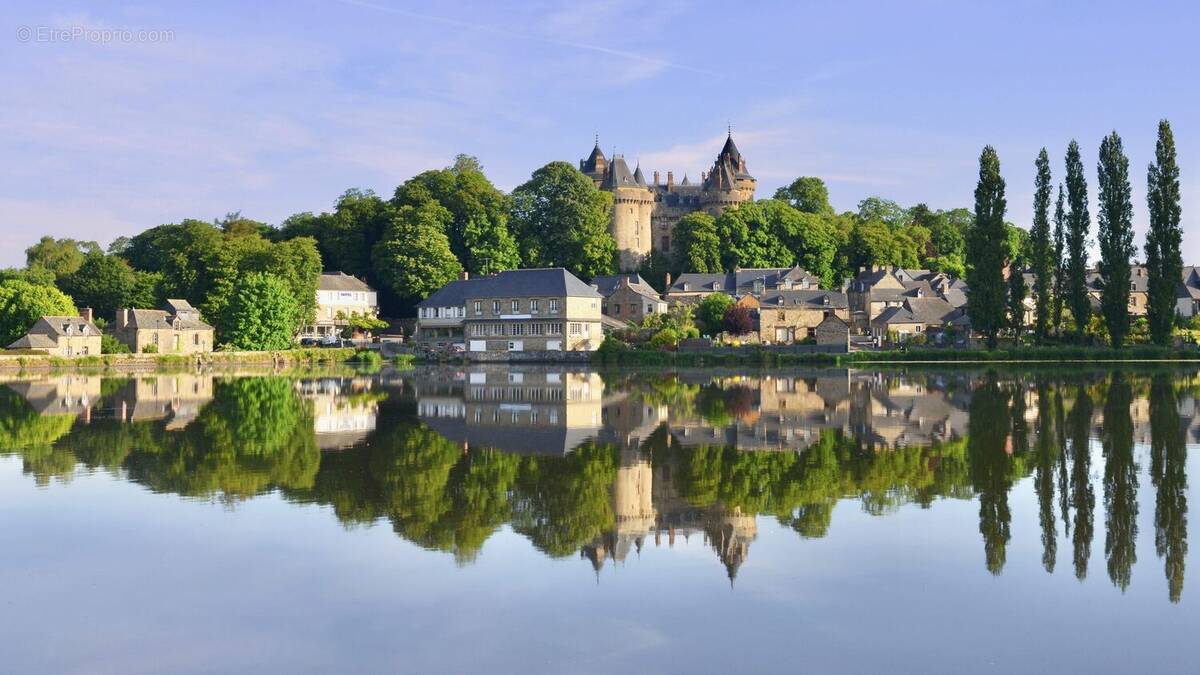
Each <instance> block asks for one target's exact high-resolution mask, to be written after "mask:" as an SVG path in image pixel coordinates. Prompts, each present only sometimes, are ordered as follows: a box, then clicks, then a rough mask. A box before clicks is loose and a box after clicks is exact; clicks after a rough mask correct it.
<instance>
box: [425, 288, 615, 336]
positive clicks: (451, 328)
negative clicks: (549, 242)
mask: <svg viewBox="0 0 1200 675" xmlns="http://www.w3.org/2000/svg"><path fill="white" fill-rule="evenodd" d="M460 300H461V303H460ZM601 301H602V297H601V296H600V294H599V293H598V292H597V291H596V289H594V288H592V287H591V286H589V285H587V284H585V283H583V282H582V281H580V280H579V279H578V278H577V277H576V276H575V275H573V274H571V273H570V272H568V271H567V270H565V269H562V268H544V269H527V270H507V271H504V272H499V273H497V274H494V275H491V276H486V277H480V278H477V279H459V280H457V281H452V282H450V283H449V284H447V285H446V286H443V287H442V288H441V289H439V290H438V291H437V292H435V293H434V294H433V295H430V296H429V297H428V298H426V299H425V300H424V301H422V302H421V303H420V304H418V305H417V339H418V342H419V343H421V344H423V345H425V346H430V347H450V346H454V345H460V346H461V348H462V349H463V350H464V351H466V352H467V353H468V354H472V355H488V354H491V355H495V354H503V353H512V352H543V351H544V352H562V351H594V350H596V349H599V348H600V343H601V342H602V341H603V340H604V335H603V332H602V329H601V316H602V315H601V312H600V303H601Z"/></svg>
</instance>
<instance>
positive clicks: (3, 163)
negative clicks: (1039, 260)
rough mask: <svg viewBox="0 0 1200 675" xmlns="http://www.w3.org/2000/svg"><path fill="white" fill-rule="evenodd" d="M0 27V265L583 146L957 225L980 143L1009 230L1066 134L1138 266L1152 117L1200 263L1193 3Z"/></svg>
mask: <svg viewBox="0 0 1200 675" xmlns="http://www.w3.org/2000/svg"><path fill="white" fill-rule="evenodd" d="M0 24H2V26H0V28H2V30H0V36H2V37H0V63H3V66H0V130H2V131H0V266H13V265H21V264H23V263H24V249H25V248H26V247H28V246H29V245H30V244H32V243H34V242H35V241H36V240H37V239H38V238H39V237H40V236H42V235H46V234H49V235H53V236H56V237H72V238H76V239H84V240H96V241H99V242H100V243H101V244H102V245H106V244H107V243H108V242H109V241H111V240H112V239H113V238H115V237H117V236H120V235H132V234H136V233H137V232H140V231H141V230H144V229H146V228H149V227H153V226H155V225H159V224H162V223H167V222H178V221H179V220H181V219H183V218H199V219H204V220H212V219H214V218H220V217H222V216H224V215H225V214H226V213H229V212H233V211H240V212H241V213H242V215H243V216H246V217H250V218H254V219H257V220H262V221H265V222H268V223H272V224H276V223H279V222H280V221H282V220H283V219H285V218H286V217H288V216H289V215H291V214H293V213H297V212H302V211H313V212H319V211H325V210H330V209H332V207H333V205H334V203H335V202H336V200H337V198H338V196H339V195H341V194H342V193H343V192H344V191H345V190H347V189H349V188H364V189H373V190H375V191H376V192H377V193H379V194H381V195H385V196H387V195H390V194H391V193H392V191H393V190H394V189H395V186H396V185H398V184H399V183H401V182H403V181H404V180H406V179H407V178H409V177H411V176H413V175H414V174H416V173H418V172H420V171H423V170H425V169H430V168H440V167H444V166H447V165H449V164H450V163H451V161H452V160H453V157H454V156H455V155H456V154H458V153H467V154H470V155H475V156H476V157H478V158H479V159H480V160H481V161H482V163H483V165H484V168H485V172H486V173H487V175H488V176H489V177H490V178H491V179H492V180H493V181H494V182H495V183H496V184H497V185H498V186H499V187H500V188H502V189H505V190H511V189H512V188H514V187H516V186H517V185H520V184H521V183H522V182H523V181H525V180H527V179H528V177H529V174H530V173H531V172H532V171H533V170H535V169H537V168H538V167H540V166H542V165H543V164H545V163H546V162H549V161H552V160H566V161H569V162H572V163H577V162H578V161H579V159H580V158H583V157H585V156H586V155H587V154H588V152H589V151H590V150H591V147H592V143H593V136H594V135H597V134H598V135H599V139H600V144H601V147H602V148H603V149H604V151H605V153H606V154H609V155H611V154H612V153H613V152H614V151H615V152H617V153H620V154H623V155H624V156H625V157H626V159H627V160H629V161H630V162H639V161H640V163H641V165H642V168H643V170H644V171H645V172H646V174H647V175H650V173H651V172H652V171H654V170H659V171H661V172H663V174H664V176H665V172H666V171H668V170H672V171H674V172H675V175H676V179H677V180H679V179H680V178H681V177H682V175H684V174H688V175H690V176H691V177H693V178H695V177H697V176H698V175H699V173H700V172H701V171H703V170H706V169H707V168H708V167H709V166H711V164H712V161H713V159H714V158H715V157H716V154H717V152H718V151H719V150H720V147H721V143H722V142H723V140H724V137H725V134H726V133H727V128H730V127H731V128H732V131H733V136H734V139H735V140H736V142H737V144H738V146H739V148H740V149H741V151H742V153H743V155H744V156H745V157H746V160H747V165H748V168H749V169H750V172H751V173H752V174H754V176H755V177H756V178H757V179H758V192H757V196H759V197H769V196H770V195H771V194H772V193H773V192H774V190H775V188H777V187H779V186H781V185H784V184H787V183H789V182H791V180H792V179H794V178H795V177H797V176H819V177H821V178H823V179H824V180H825V181H826V183H827V184H828V186H829V192H830V198H831V201H832V203H833V206H834V207H835V208H836V209H838V210H839V211H842V210H853V209H855V208H856V205H857V203H858V202H859V201H860V200H861V199H863V198H865V197H868V196H881V197H885V198H889V199H894V200H896V201H898V202H899V203H901V204H903V205H905V206H909V205H912V204H916V203H918V202H925V203H927V204H928V205H930V206H931V207H933V208H947V209H948V208H955V207H967V208H970V207H971V206H972V205H973V190H974V186H975V182H976V179H977V175H978V173H977V172H978V164H977V162H978V156H979V153H980V150H981V149H982V148H983V146H985V145H988V144H991V145H993V146H995V148H996V149H997V151H998V152H999V154H1000V160H1001V169H1002V173H1003V175H1004V177H1005V179H1006V181H1007V184H1008V192H1007V195H1008V216H1007V217H1008V219H1009V220H1010V221H1012V222H1014V223H1016V224H1018V225H1021V226H1023V227H1028V225H1029V222H1030V220H1031V217H1032V213H1031V212H1032V193H1033V179H1034V166H1033V163H1034V159H1035V157H1036V155H1037V152H1038V150H1039V149H1040V148H1042V147H1046V148H1047V149H1048V150H1049V152H1050V155H1051V159H1052V163H1051V169H1052V172H1053V174H1054V180H1055V182H1058V181H1059V180H1061V178H1062V175H1063V154H1064V152H1065V149H1066V146H1067V143H1068V142H1069V141H1070V140H1071V139H1072V138H1075V139H1077V140H1078V141H1079V143H1080V145H1081V147H1082V149H1083V159H1084V164H1085V166H1086V167H1087V169H1088V180H1089V183H1090V187H1091V189H1092V199H1091V204H1092V210H1093V216H1094V212H1095V206H1096V196H1095V182H1096V180H1095V178H1096V170H1095V166H1096V157H1097V150H1098V148H1099V144H1100V140H1101V139H1102V138H1103V137H1104V136H1105V135H1106V134H1108V133H1109V132H1111V131H1112V130H1114V129H1115V130H1116V131H1117V132H1118V133H1120V135H1121V137H1122V138H1123V140H1124V145H1125V150H1126V153H1127V154H1128V156H1129V159H1130V173H1131V180H1132V184H1133V196H1134V202H1133V203H1134V229H1135V243H1136V245H1137V248H1138V255H1139V256H1140V255H1141V247H1142V243H1143V237H1144V232H1145V226H1146V219H1147V213H1146V206H1145V184H1146V167H1147V164H1148V163H1149V162H1150V161H1151V160H1152V159H1153V155H1154V139H1155V132H1156V127H1157V123H1158V121H1159V120H1160V119H1162V118H1166V119H1169V120H1170V121H1171V124H1172V127H1173V128H1174V131H1175V139H1176V143H1177V147H1178V152H1179V161H1180V165H1181V169H1182V183H1183V226H1184V232H1185V235H1184V260H1185V262H1188V263H1196V264H1200V232H1197V228H1198V227H1200V215H1197V210H1200V55H1198V53H1197V52H1196V49H1195V35H1197V34H1198V29H1200V5H1194V4H1189V3H1184V2H1180V3H1161V4H1160V3H1153V2H1140V3H1128V2H1086V3H1085V2H1077V3H1076V2H1055V3H1041V2H1019V1H1013V2H1005V3H988V2H949V1H941V2H939V1H921V0H915V1H911V2H903V3H901V2H876V3H871V2H853V1H846V2H837V3H830V2H779V3H771V2H753V3H733V2H722V3H683V2H675V1H674V0H656V1H655V2H652V3H648V2H636V1H632V0H630V1H628V2H626V1H618V2H600V1H597V2H589V3H580V2H561V3H560V2H550V1H544V2H528V3H496V2H479V3H451V2H438V3H431V2H407V1H404V0H298V1H296V2H256V3H241V2H238V3H234V2H207V3H158V2H154V3H151V2H146V3H104V2H89V3H73V2H70V1H64V2H55V3H46V2H20V1H18V2H5V3H4V4H3V6H0ZM1093 222H1094V220H1093Z"/></svg>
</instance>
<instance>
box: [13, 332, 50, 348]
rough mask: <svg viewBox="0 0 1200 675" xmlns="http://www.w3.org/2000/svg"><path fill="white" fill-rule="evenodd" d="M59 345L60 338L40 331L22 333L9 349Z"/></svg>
mask: <svg viewBox="0 0 1200 675" xmlns="http://www.w3.org/2000/svg"><path fill="white" fill-rule="evenodd" d="M57 347H58V340H56V339H55V338H52V337H50V336H48V335H42V334H40V333H37V334H27V335H22V336H21V337H19V338H17V340H16V341H15V342H13V343H12V344H11V345H9V346H8V348H9V349H55V348H57Z"/></svg>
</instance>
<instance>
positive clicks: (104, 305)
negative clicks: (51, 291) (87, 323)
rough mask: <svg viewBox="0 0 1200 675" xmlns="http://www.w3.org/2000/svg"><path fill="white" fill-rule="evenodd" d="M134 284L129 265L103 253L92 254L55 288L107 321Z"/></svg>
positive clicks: (126, 301)
mask: <svg viewBox="0 0 1200 675" xmlns="http://www.w3.org/2000/svg"><path fill="white" fill-rule="evenodd" d="M136 282H137V279H136V275H135V274H134V271H133V268H131V267H130V266H129V263H127V262H125V261H124V260H122V259H120V258H118V257H116V256H111V255H106V254H104V253H99V252H92V253H89V254H87V256H86V257H85V258H84V261H83V264H82V265H80V267H79V269H78V270H76V271H75V272H73V273H72V274H69V275H67V276H65V277H63V278H62V279H60V280H59V282H58V287H59V288H61V289H62V290H63V292H65V293H66V294H67V295H69V296H71V298H72V299H73V300H74V301H75V303H76V304H78V305H79V306H80V307H91V308H92V310H93V312H95V315H96V316H98V317H103V318H104V319H106V320H111V319H112V318H113V317H114V316H116V314H117V310H118V309H119V308H121V307H128V306H129V298H130V296H131V294H132V291H133V289H134V286H135V284H136Z"/></svg>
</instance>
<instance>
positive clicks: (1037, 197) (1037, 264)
mask: <svg viewBox="0 0 1200 675" xmlns="http://www.w3.org/2000/svg"><path fill="white" fill-rule="evenodd" d="M1034 166H1035V167H1036V169H1037V176H1036V177H1035V178H1034V183H1033V186H1034V190H1033V226H1032V227H1031V228H1030V230H1029V238H1030V239H1031V240H1032V241H1031V249H1032V252H1033V257H1032V259H1031V260H1030V262H1031V263H1032V265H1033V298H1034V300H1035V301H1036V302H1037V311H1036V314H1035V316H1034V324H1033V325H1034V334H1035V335H1036V336H1037V340H1038V342H1041V341H1042V340H1044V339H1045V338H1046V335H1047V334H1048V333H1049V332H1050V320H1051V318H1052V313H1053V307H1052V306H1051V305H1052V303H1053V293H1052V292H1051V289H1052V288H1053V285H1054V260H1053V258H1052V257H1051V256H1052V254H1053V250H1052V248H1051V246H1052V243H1051V240H1050V155H1049V154H1048V153H1047V152H1046V149H1045V148H1042V150H1041V152H1039V153H1038V156H1037V161H1036V162H1034Z"/></svg>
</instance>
